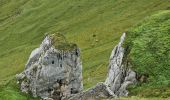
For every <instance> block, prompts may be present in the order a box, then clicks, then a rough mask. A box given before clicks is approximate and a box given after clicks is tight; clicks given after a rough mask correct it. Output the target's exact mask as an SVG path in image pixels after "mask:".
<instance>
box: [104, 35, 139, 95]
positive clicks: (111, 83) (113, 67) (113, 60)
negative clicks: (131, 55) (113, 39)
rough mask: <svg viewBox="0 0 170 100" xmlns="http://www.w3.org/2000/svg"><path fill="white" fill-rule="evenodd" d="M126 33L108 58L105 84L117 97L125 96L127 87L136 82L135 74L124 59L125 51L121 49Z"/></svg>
mask: <svg viewBox="0 0 170 100" xmlns="http://www.w3.org/2000/svg"><path fill="white" fill-rule="evenodd" d="M125 36H126V33H123V35H122V36H121V38H120V42H119V43H118V45H117V46H116V47H115V48H114V49H113V51H112V54H111V56H110V64H109V72H108V77H107V79H106V81H105V84H106V85H107V86H108V87H109V89H110V90H111V91H112V92H113V93H114V94H115V95H117V96H127V95H128V91H127V90H126V88H127V86H128V85H130V84H134V83H135V82H136V73H135V72H133V71H132V70H131V69H130V68H131V64H130V62H128V61H127V60H126V58H125V49H124V48H123V47H122V44H123V41H124V39H125Z"/></svg>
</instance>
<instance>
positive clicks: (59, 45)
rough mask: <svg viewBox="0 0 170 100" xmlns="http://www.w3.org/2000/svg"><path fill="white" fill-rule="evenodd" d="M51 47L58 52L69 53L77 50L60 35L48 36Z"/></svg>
mask: <svg viewBox="0 0 170 100" xmlns="http://www.w3.org/2000/svg"><path fill="white" fill-rule="evenodd" d="M50 38H51V40H52V41H51V42H52V45H53V46H54V47H55V48H56V49H59V50H64V51H71V50H74V49H76V48H77V45H76V44H73V43H69V42H68V41H67V40H66V38H65V37H64V35H62V34H60V33H54V34H50Z"/></svg>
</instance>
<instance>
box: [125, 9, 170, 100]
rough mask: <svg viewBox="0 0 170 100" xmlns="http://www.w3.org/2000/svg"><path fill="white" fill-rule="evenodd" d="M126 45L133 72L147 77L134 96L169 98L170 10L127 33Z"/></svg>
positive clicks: (147, 19)
mask: <svg viewBox="0 0 170 100" xmlns="http://www.w3.org/2000/svg"><path fill="white" fill-rule="evenodd" d="M127 33H128V37H127V40H126V44H127V45H128V46H129V48H130V49H131V50H130V53H129V54H128V59H129V60H130V61H131V63H132V65H133V70H134V71H136V72H137V73H138V74H140V75H142V74H143V75H148V76H149V77H148V79H147V82H146V83H145V84H140V83H139V84H138V85H137V86H136V87H135V88H133V89H134V90H135V91H133V92H132V93H135V94H140V95H142V96H147V97H148V96H155V97H156V96H158V97H159V96H162V97H169V96H170V88H169V87H170V77H169V76H170V11H169V10H165V11H160V12H159V13H157V14H154V15H152V16H151V17H148V18H146V19H145V20H144V21H142V22H141V23H140V24H139V25H137V26H135V27H133V28H131V29H130V30H129V31H128V32H127Z"/></svg>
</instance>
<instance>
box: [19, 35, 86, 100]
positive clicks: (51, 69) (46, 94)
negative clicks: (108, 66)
mask: <svg viewBox="0 0 170 100" xmlns="http://www.w3.org/2000/svg"><path fill="white" fill-rule="evenodd" d="M54 38H55V39H54ZM60 38H62V36H58V34H57V36H56V35H55V34H54V35H47V36H46V37H45V39H44V40H43V42H42V44H41V45H40V47H39V48H36V49H35V50H33V51H32V53H31V55H30V57H29V59H28V61H27V64H26V65H25V69H24V71H23V72H22V73H20V74H17V75H16V79H17V80H18V83H19V84H20V86H21V91H22V92H25V93H31V94H32V95H33V96H34V97H37V96H38V97H41V98H44V99H46V100H51V99H56V100H60V99H61V98H63V97H67V96H69V95H72V94H77V93H80V92H82V90H83V82H82V62H81V59H80V49H79V48H78V47H77V46H75V45H74V46H72V45H71V44H69V43H67V42H66V41H59V40H58V39H60ZM54 40H55V41H54ZM60 40H61V39H60ZM62 40H64V39H63V38H62Z"/></svg>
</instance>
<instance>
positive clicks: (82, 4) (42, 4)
mask: <svg viewBox="0 0 170 100" xmlns="http://www.w3.org/2000/svg"><path fill="white" fill-rule="evenodd" d="M169 5H170V2H169V1H168V0H101V1H99V0H93V1H90V0H1V1H0V68H1V70H0V84H1V87H3V86H6V85H5V84H6V83H9V84H10V85H8V86H6V87H5V88H2V89H1V90H0V97H2V98H5V99H9V100H10V98H13V100H15V99H17V100H18V98H22V100H23V99H27V98H29V97H27V96H24V95H22V94H21V93H20V92H19V90H18V88H17V87H16V85H15V84H13V83H15V81H14V76H15V74H16V73H20V72H21V71H22V70H23V69H24V65H25V63H26V61H27V59H28V56H29V54H30V52H31V51H32V50H33V49H34V48H36V47H38V45H39V44H40V42H41V41H42V39H43V37H44V34H45V33H46V32H48V33H53V32H61V33H62V34H63V35H64V36H65V37H66V38H67V39H68V40H69V41H71V42H73V43H76V44H77V45H78V46H79V47H80V48H81V51H82V53H81V54H82V55H81V57H82V60H83V78H84V80H83V81H84V87H85V89H87V88H89V87H91V86H93V85H94V84H96V83H97V82H99V81H103V80H104V79H105V77H106V74H107V69H108V68H107V65H108V60H109V56H110V53H111V50H112V48H113V47H114V46H115V44H116V43H117V41H118V39H119V37H120V35H121V33H122V32H125V31H128V30H129V28H130V27H132V26H134V25H136V24H138V23H139V22H141V21H142V20H143V19H144V18H145V17H147V16H150V15H152V14H154V13H156V12H158V11H160V10H168V9H169ZM9 81H11V82H12V83H11V82H9Z"/></svg>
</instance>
